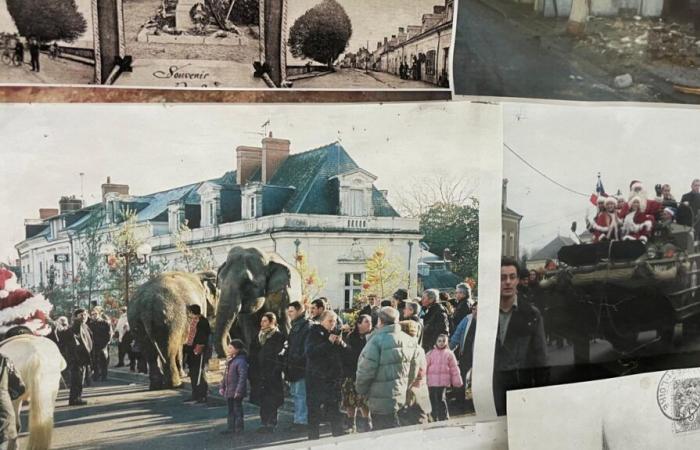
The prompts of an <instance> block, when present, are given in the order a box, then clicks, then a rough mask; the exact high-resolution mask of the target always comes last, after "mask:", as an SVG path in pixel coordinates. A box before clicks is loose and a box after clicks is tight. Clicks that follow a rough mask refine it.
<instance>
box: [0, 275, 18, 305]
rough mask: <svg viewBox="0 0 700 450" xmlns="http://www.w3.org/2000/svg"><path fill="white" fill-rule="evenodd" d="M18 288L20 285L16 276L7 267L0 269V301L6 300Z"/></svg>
mask: <svg viewBox="0 0 700 450" xmlns="http://www.w3.org/2000/svg"><path fill="white" fill-rule="evenodd" d="M17 288H19V284H18V283H17V277H16V276H15V274H14V273H13V272H12V271H11V270H9V269H7V268H5V267H0V299H3V298H6V297H7V296H8V295H10V292H12V291H14V290H15V289H17Z"/></svg>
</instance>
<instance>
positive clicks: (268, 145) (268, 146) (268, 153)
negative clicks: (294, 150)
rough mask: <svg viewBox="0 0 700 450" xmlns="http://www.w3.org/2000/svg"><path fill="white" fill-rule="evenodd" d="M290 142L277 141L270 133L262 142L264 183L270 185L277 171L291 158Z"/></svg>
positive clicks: (285, 140) (284, 140)
mask: <svg viewBox="0 0 700 450" xmlns="http://www.w3.org/2000/svg"><path fill="white" fill-rule="evenodd" d="M290 144H291V142H289V141H288V140H287V139H276V138H273V137H272V133H270V136H269V137H266V138H265V139H263V140H262V182H263V183H268V182H269V181H270V180H271V179H272V177H273V176H274V175H275V172H277V169H279V168H280V166H281V165H282V164H283V163H284V161H286V159H287V158H288V157H289V145H290Z"/></svg>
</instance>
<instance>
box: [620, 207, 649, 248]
mask: <svg viewBox="0 0 700 450" xmlns="http://www.w3.org/2000/svg"><path fill="white" fill-rule="evenodd" d="M642 202H643V200H642V199H641V198H640V197H632V199H631V200H630V201H629V203H628V204H629V211H628V212H627V215H626V216H625V219H624V222H623V226H622V229H623V231H624V232H625V237H624V238H623V239H625V240H640V241H642V242H647V240H649V236H651V230H652V229H653V228H654V222H655V219H654V216H652V215H651V214H646V213H645V212H644V209H643V207H642Z"/></svg>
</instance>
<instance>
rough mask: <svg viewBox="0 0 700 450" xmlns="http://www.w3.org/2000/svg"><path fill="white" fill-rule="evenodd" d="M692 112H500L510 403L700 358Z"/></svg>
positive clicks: (503, 324) (505, 381)
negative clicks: (526, 394)
mask: <svg viewBox="0 0 700 450" xmlns="http://www.w3.org/2000/svg"><path fill="white" fill-rule="evenodd" d="M698 119H700V115H699V114H698V112H697V111H691V110H673V109H648V108H633V107H617V108H609V107H596V108H590V107H574V106H563V105H562V106H552V105H548V106H539V105H522V104H509V105H507V106H506V107H505V108H504V169H503V176H504V180H503V205H502V207H503V233H502V255H503V257H504V262H502V267H501V299H500V311H501V312H500V320H499V331H501V332H500V333H499V341H498V342H497V344H496V368H495V370H496V376H495V377H494V389H495V390H496V389H498V390H500V394H501V395H502V397H501V398H502V399H505V391H506V390H510V389H519V388H529V387H536V386H543V385H550V384H562V383H570V382H578V381H587V380H596V379H601V378H610V377H618V376H622V375H631V374H638V373H646V372H652V371H659V370H668V369H678V368H684V367H693V366H696V365H697V360H698V359H697V358H698V354H699V351H700V327H699V324H700V321H699V319H700V293H699V292H698V273H699V271H698V257H699V256H700V252H699V250H700V249H699V248H698V232H699V231H700V226H699V225H698V223H699V220H698V214H699V213H698V208H699V207H700V176H699V174H698V173H697V172H696V171H697V165H696V164H694V163H695V162H696V161H697V156H696V151H695V146H696V143H697V142H698V138H699V137H700V135H699V134H698V131H697V127H696V126H695V125H694V124H696V123H697V121H698ZM571 123H576V124H577V125H576V127H571V126H570V124H571ZM533 129H537V130H538V132H537V134H536V135H535V134H533V133H532V130H533ZM499 383H500V385H499ZM497 385H498V386H497ZM502 406H503V407H505V404H503V405H502ZM501 412H504V410H503V411H501Z"/></svg>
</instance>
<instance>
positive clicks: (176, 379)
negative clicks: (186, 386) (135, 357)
mask: <svg viewBox="0 0 700 450" xmlns="http://www.w3.org/2000/svg"><path fill="white" fill-rule="evenodd" d="M218 298H219V292H218V288H217V285H216V273H215V272H213V271H203V272H197V273H188V272H164V273H162V274H160V275H158V276H156V277H155V278H153V279H151V280H149V281H147V282H146V283H144V284H142V285H141V286H139V288H138V289H137V290H136V293H135V295H134V297H133V298H132V300H131V302H129V307H128V311H127V318H128V321H129V328H130V329H131V332H132V334H133V335H134V338H135V339H136V342H137V343H138V345H139V346H140V347H141V352H142V355H143V357H144V358H145V360H146V362H147V364H148V374H149V378H150V389H151V390H157V389H168V388H178V387H180V386H181V385H182V380H181V378H180V370H181V369H182V348H183V346H184V344H185V341H186V340H187V332H188V329H187V307H188V306H189V305H194V304H196V305H199V306H200V307H201V308H202V315H204V316H208V317H211V316H212V315H213V312H214V311H215V309H216V307H217V303H218Z"/></svg>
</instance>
